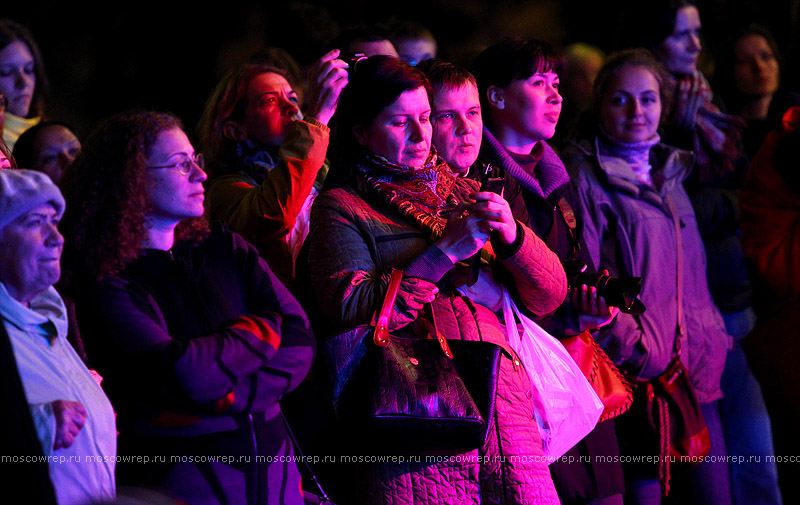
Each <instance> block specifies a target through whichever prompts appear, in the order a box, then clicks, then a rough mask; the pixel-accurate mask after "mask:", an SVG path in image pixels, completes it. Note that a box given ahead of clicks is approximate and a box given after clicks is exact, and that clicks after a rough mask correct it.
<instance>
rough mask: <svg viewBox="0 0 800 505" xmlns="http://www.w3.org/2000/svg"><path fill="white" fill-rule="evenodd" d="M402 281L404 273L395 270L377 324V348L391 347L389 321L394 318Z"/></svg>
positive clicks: (374, 338) (375, 336)
mask: <svg viewBox="0 0 800 505" xmlns="http://www.w3.org/2000/svg"><path fill="white" fill-rule="evenodd" d="M402 280H403V271H402V270H399V269H395V270H394V271H393V272H392V278H391V279H390V280H389V287H388V288H387V289H386V296H385V297H384V299H383V305H381V310H380V312H378V318H377V320H376V322H375V335H374V337H373V340H374V341H375V345H377V346H380V347H385V346H387V345H389V319H391V317H392V310H393V309H394V302H395V300H396V299H397V292H398V291H399V290H400V281H402Z"/></svg>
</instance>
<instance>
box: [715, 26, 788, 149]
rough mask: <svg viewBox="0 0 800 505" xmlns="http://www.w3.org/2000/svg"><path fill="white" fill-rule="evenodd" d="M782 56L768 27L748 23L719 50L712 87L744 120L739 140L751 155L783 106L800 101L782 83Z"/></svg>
mask: <svg viewBox="0 0 800 505" xmlns="http://www.w3.org/2000/svg"><path fill="white" fill-rule="evenodd" d="M782 75H783V58H782V56H781V52H780V49H779V48H778V44H777V42H776V41H775V39H774V37H773V36H772V34H771V33H770V31H769V30H768V29H767V28H766V27H765V26H762V25H759V24H751V25H748V26H747V27H745V28H744V29H742V30H740V31H738V32H736V34H735V36H734V37H732V38H731V40H730V42H728V43H727V44H726V45H725V46H724V47H723V48H722V49H721V50H720V51H719V53H718V56H717V58H716V61H715V65H714V89H715V90H716V91H717V93H718V94H719V95H720V97H721V98H722V100H723V101H724V102H725V106H726V107H727V108H728V110H729V111H730V112H731V113H733V114H738V115H739V116H741V117H742V118H744V120H745V121H746V122H747V126H746V127H745V128H744V130H743V131H742V142H743V143H744V149H745V153H746V154H747V156H748V158H751V159H752V158H753V157H754V156H755V155H756V152H758V149H759V147H761V143H762V142H763V141H764V138H765V137H766V136H767V134H768V133H769V132H770V131H772V130H774V129H776V128H779V127H780V124H781V117H782V116H783V113H784V112H786V110H787V109H788V108H789V107H791V106H794V105H800V94H798V93H797V92H791V91H789V90H787V89H786V86H784V85H782Z"/></svg>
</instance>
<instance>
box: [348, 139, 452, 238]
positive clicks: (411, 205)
mask: <svg viewBox="0 0 800 505" xmlns="http://www.w3.org/2000/svg"><path fill="white" fill-rule="evenodd" d="M356 174H357V176H358V177H359V178H360V180H361V181H362V185H363V187H364V188H365V189H367V190H368V191H369V192H370V193H372V194H374V195H377V196H378V197H380V198H381V199H382V200H383V201H384V202H386V203H387V204H389V206H390V207H391V208H393V209H395V210H397V211H398V212H399V213H400V215H402V216H404V217H408V218H411V219H413V220H414V222H415V223H417V224H418V225H419V226H420V227H421V228H422V229H424V230H426V231H428V232H429V233H430V234H431V238H432V239H433V240H436V239H437V238H439V237H440V236H441V234H442V231H443V230H444V226H445V224H446V223H447V216H449V215H450V212H452V210H453V209H454V208H455V206H456V205H457V204H458V201H459V200H458V197H457V196H456V195H455V194H453V188H454V187H455V183H456V178H455V176H454V175H453V174H452V172H451V171H450V167H449V166H448V165H447V163H445V161H444V160H443V159H442V158H440V157H439V155H438V154H436V152H435V151H434V150H433V149H431V154H430V155H429V156H428V160H427V161H426V162H425V164H424V165H423V166H421V167H419V168H412V167H405V166H401V165H396V164H394V163H391V162H389V161H388V160H386V159H385V158H383V157H381V156H377V155H374V154H367V155H366V156H364V157H363V158H362V159H361V160H360V161H358V162H357V163H356Z"/></svg>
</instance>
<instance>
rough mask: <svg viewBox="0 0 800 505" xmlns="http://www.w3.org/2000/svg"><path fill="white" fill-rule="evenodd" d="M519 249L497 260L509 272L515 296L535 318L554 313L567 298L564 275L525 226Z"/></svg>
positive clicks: (542, 242)
mask: <svg viewBox="0 0 800 505" xmlns="http://www.w3.org/2000/svg"><path fill="white" fill-rule="evenodd" d="M518 229H519V230H520V231H519V233H522V241H521V243H520V246H519V248H518V249H517V250H516V251H515V252H514V253H513V254H512V255H510V256H508V257H506V258H501V261H502V262H503V265H504V266H505V267H506V268H507V269H508V270H509V271H510V272H511V274H512V276H513V278H514V283H515V285H516V289H517V293H518V294H519V297H520V300H521V301H522V303H524V304H525V306H526V307H527V308H528V309H529V310H530V311H531V312H533V313H534V314H535V315H537V316H544V315H547V314H549V313H551V312H554V311H555V310H556V309H557V308H558V307H559V306H560V305H561V303H562V302H563V301H564V298H565V297H566V295H567V276H566V274H565V273H564V268H563V267H562V266H561V261H560V260H559V259H558V256H557V255H556V254H555V253H554V252H553V251H551V250H550V248H549V247H547V244H545V243H544V241H543V240H542V239H540V238H539V237H537V236H536V234H535V233H533V231H532V230H531V229H530V228H528V227H527V226H523V225H518Z"/></svg>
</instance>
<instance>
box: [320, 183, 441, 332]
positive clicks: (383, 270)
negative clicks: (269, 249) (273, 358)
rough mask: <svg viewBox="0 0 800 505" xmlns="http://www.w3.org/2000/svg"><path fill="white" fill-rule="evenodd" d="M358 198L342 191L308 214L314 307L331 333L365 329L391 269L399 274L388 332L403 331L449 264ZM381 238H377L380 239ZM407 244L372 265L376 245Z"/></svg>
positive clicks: (327, 194)
mask: <svg viewBox="0 0 800 505" xmlns="http://www.w3.org/2000/svg"><path fill="white" fill-rule="evenodd" d="M399 230H401V225H399V224H397V223H395V222H394V221H393V220H392V219H391V218H390V217H388V216H386V215H385V214H383V213H381V212H379V211H377V210H376V209H375V208H373V207H371V206H370V205H369V204H368V203H367V202H365V201H364V200H363V199H361V198H360V197H359V196H358V195H356V194H354V193H352V192H351V191H349V190H345V189H334V190H330V191H327V192H325V193H323V194H321V195H320V196H319V197H317V199H316V201H315V202H314V207H313V208H312V211H311V230H310V232H309V238H308V240H309V244H310V249H309V261H308V263H309V270H310V273H311V280H312V283H313V286H314V290H315V293H316V295H317V301H318V303H319V305H320V307H321V309H322V312H323V314H324V316H325V318H326V319H327V320H328V321H330V322H331V323H332V324H333V325H334V326H335V327H339V328H348V327H351V326H356V325H359V324H366V323H369V322H370V320H371V319H372V316H373V314H374V313H375V311H376V310H377V309H378V308H379V306H380V304H381V303H382V301H383V298H384V296H385V294H386V289H387V287H388V284H389V278H390V277H391V272H392V269H393V268H403V269H404V272H405V274H406V275H405V276H404V278H403V282H402V283H401V285H400V291H399V293H398V296H397V302H396V304H395V310H394V312H393V319H392V321H391V327H392V328H393V329H396V328H399V327H402V326H405V325H407V324H408V323H410V322H411V321H413V320H415V319H416V318H417V315H418V313H419V311H420V310H421V309H422V307H423V305H424V304H425V303H427V302H429V301H431V300H432V299H433V296H434V295H435V293H436V289H437V288H436V286H435V282H436V281H438V280H439V279H440V278H441V277H442V275H444V273H446V272H447V271H448V270H450V269H452V268H453V263H452V262H451V261H450V260H449V259H448V258H447V256H445V255H444V253H442V251H441V250H440V249H439V248H438V247H436V246H435V245H430V246H424V250H422V251H420V250H419V247H418V245H419V242H420V241H421V239H420V236H421V233H420V232H414V233H411V234H409V237H408V238H404V234H403V233H402V232H408V231H410V230H409V229H408V228H407V227H405V228H402V231H399ZM379 234H380V236H379ZM389 238H391V239H392V240H396V241H398V244H400V241H402V240H408V242H409V244H412V243H413V245H410V246H409V247H408V248H404V247H402V245H398V249H397V250H396V252H397V253H398V254H397V255H396V256H395V257H393V258H383V261H382V264H381V262H379V261H377V260H376V256H377V255H378V253H377V245H376V244H377V242H379V241H380V240H382V239H389Z"/></svg>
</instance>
